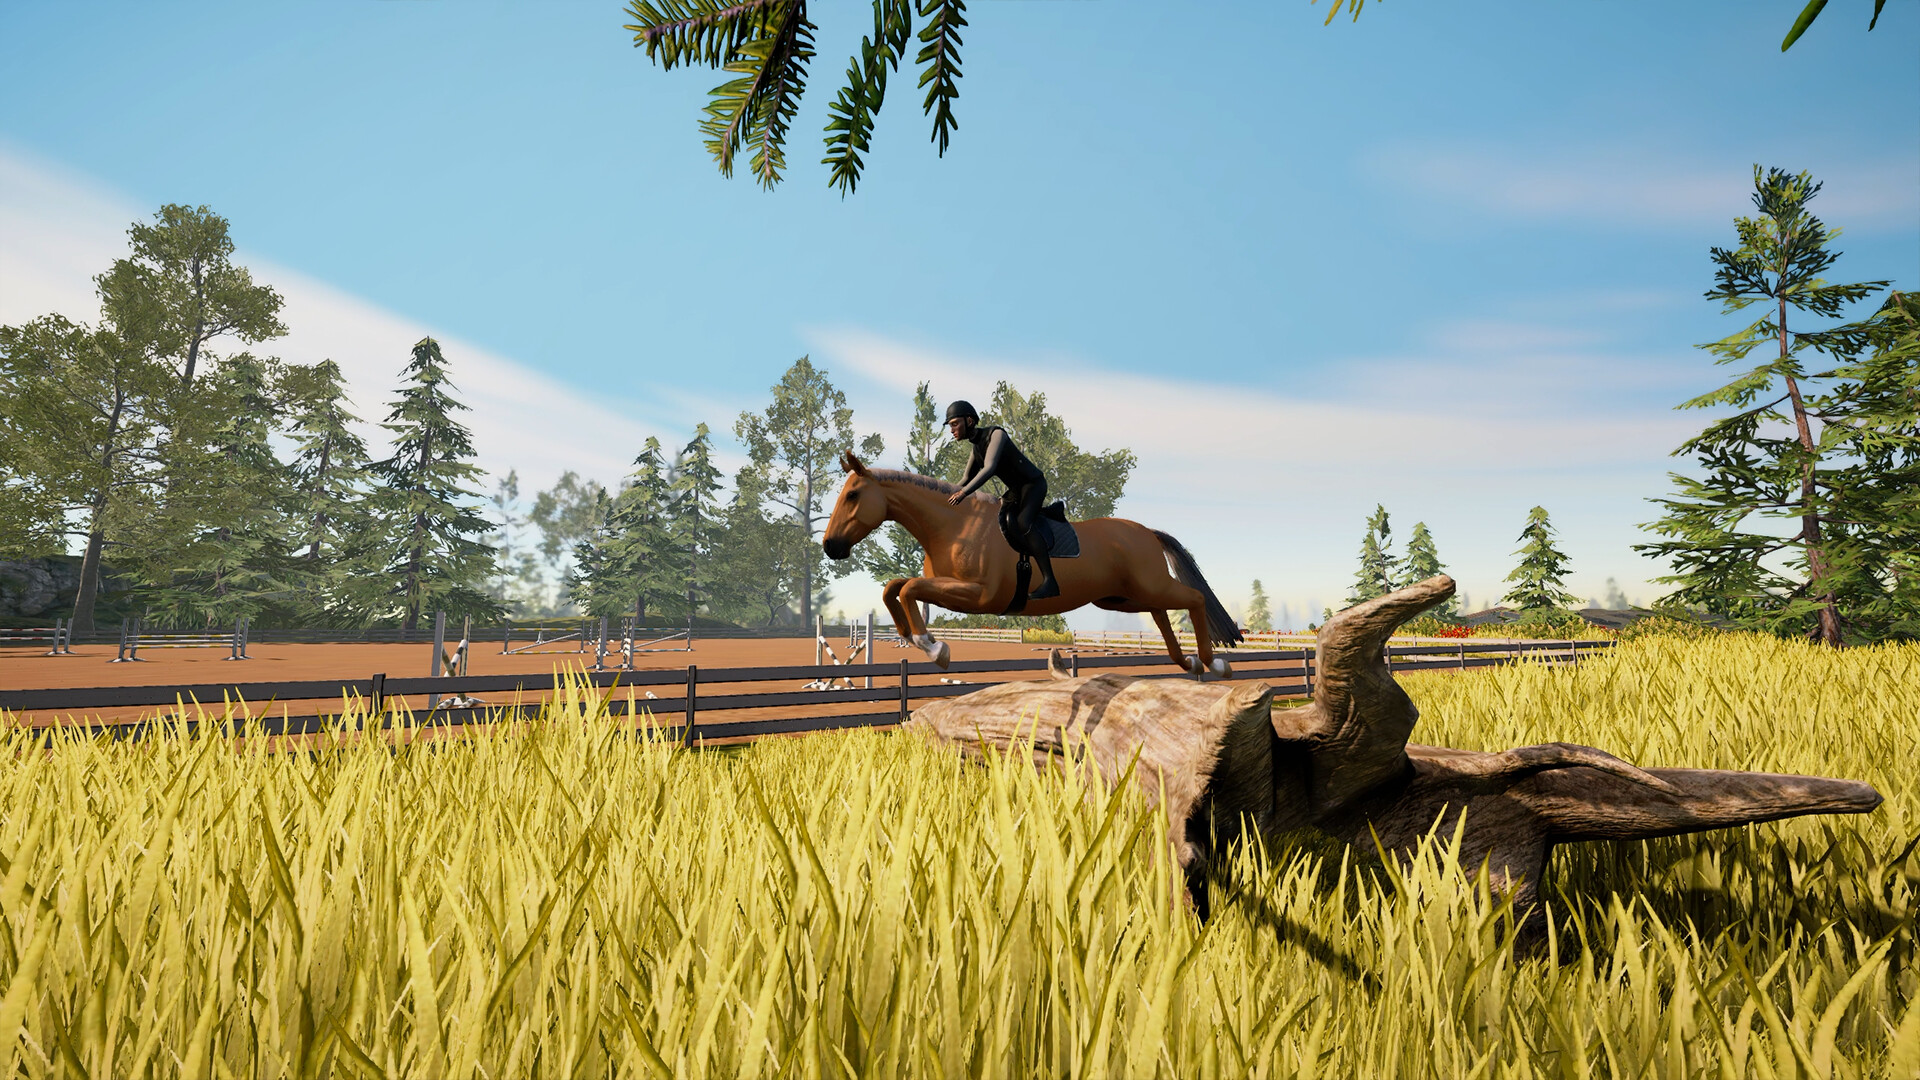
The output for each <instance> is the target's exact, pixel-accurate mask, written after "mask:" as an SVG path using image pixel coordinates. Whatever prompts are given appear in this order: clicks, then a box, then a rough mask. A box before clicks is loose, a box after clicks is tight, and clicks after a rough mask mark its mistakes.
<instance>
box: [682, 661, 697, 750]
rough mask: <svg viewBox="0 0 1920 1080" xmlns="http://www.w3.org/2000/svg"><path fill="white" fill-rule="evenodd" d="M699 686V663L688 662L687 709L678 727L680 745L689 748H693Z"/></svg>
mask: <svg viewBox="0 0 1920 1080" xmlns="http://www.w3.org/2000/svg"><path fill="white" fill-rule="evenodd" d="M699 686H700V665H699V664H688V665H687V711H686V712H685V713H684V714H683V715H682V720H683V721H684V722H683V723H682V724H681V727H680V737H681V742H682V745H684V746H685V747H686V748H687V749H689V750H691V749H693V726H694V724H695V722H696V717H695V713H696V711H697V710H698V708H699V704H698V703H699Z"/></svg>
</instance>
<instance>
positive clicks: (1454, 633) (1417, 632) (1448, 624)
mask: <svg viewBox="0 0 1920 1080" xmlns="http://www.w3.org/2000/svg"><path fill="white" fill-rule="evenodd" d="M1466 630H1467V627H1466V624H1465V623H1462V622H1460V621H1459V620H1458V619H1451V618H1448V617H1447V616H1445V615H1440V614H1436V613H1434V612H1428V613H1426V614H1425V615H1421V616H1419V617H1418V618H1415V619H1409V620H1408V621H1407V622H1406V623H1405V624H1404V625H1403V626H1401V627H1400V629H1399V631H1398V632H1399V633H1402V634H1411V635H1413V636H1414V637H1466V636H1467V635H1466Z"/></svg>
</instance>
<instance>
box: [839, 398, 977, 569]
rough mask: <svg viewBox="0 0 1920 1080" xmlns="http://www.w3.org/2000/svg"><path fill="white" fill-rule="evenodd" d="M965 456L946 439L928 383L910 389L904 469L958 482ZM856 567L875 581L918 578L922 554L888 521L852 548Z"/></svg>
mask: <svg viewBox="0 0 1920 1080" xmlns="http://www.w3.org/2000/svg"><path fill="white" fill-rule="evenodd" d="M966 462H967V455H966V453H965V452H963V451H962V449H961V444H960V443H956V442H953V441H951V440H949V439H948V438H947V433H946V429H945V428H943V427H942V426H941V424H940V407H939V402H938V401H936V400H935V399H934V396H933V391H932V389H931V384H929V383H921V384H920V385H919V386H917V387H915V388H914V392H913V421H912V423H911V424H910V425H909V426H908V429H907V451H906V455H905V458H904V460H903V461H902V462H901V465H902V467H903V468H905V469H906V470H907V471H908V472H912V473H919V474H920V475H922V476H932V477H938V478H939V479H942V480H952V481H955V482H958V481H959V479H960V473H961V471H962V470H963V469H964V468H965V467H966ZM853 557H854V560H855V562H857V563H858V564H859V566H860V569H861V570H863V571H865V572H866V573H867V574H868V575H869V576H871V577H872V578H873V579H874V580H876V581H881V582H887V581H892V580H893V579H895V578H910V577H919V576H920V574H921V573H922V572H923V571H924V570H925V569H926V561H925V560H926V553H925V552H924V551H922V550H921V548H920V542H919V541H918V540H915V539H914V538H913V534H912V533H910V532H908V531H907V530H906V528H905V527H904V526H902V525H901V524H900V523H899V522H896V521H889V522H887V523H886V524H885V525H883V526H881V527H880V529H879V530H878V531H877V532H876V533H875V534H874V535H873V536H871V537H869V538H868V539H867V540H866V542H864V543H862V544H861V545H860V546H859V547H856V548H854V549H853Z"/></svg>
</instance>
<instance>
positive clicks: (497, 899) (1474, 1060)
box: [0, 638, 1920, 1078]
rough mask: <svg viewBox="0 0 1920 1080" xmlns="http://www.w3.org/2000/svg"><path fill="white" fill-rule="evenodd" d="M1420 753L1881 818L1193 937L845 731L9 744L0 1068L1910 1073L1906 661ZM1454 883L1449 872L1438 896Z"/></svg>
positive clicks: (1877, 662) (1710, 675)
mask: <svg viewBox="0 0 1920 1080" xmlns="http://www.w3.org/2000/svg"><path fill="white" fill-rule="evenodd" d="M1405 681H1406V683H1407V685H1408V687H1409V689H1410V690H1411V691H1412V692H1413V694H1414V695H1415V697H1416V699H1417V700H1418V701H1419V702H1420V704H1421V706H1422V709H1423V710H1424V713H1425V719H1424V720H1423V723H1422V727H1421V731H1420V737H1421V738H1424V739H1426V740H1428V741H1434V742H1447V743H1451V744H1455V745H1463V746H1472V745H1484V746H1489V747H1497V746H1505V745H1509V744H1513V743H1519V742H1529V741H1538V740H1540V739H1545V738H1566V739H1572V740H1577V741H1583V742H1591V743H1593V744H1594V745H1598V746H1601V747H1604V748H1608V749H1612V750H1616V751H1618V752H1621V753H1622V754H1623V755H1625V756H1628V757H1630V758H1632V759H1634V760H1637V761H1639V762H1641V763H1643V764H1656V765H1668V764H1687V765H1717V766H1723V767H1732V768H1768V769H1780V770H1794V771H1809V772H1821V773H1828V774H1833V775H1846V776H1856V777H1860V778H1863V779H1867V780H1870V781H1872V782H1873V783H1875V784H1876V785H1878V786H1879V787H1880V789H1881V791H1882V792H1883V793H1885V794H1886V795H1887V797H1888V801H1887V805H1886V806H1885V807H1883V808H1882V809H1881V810H1880V811H1878V812H1877V813H1876V814H1874V815H1872V816H1870V817H1867V818H1846V819H1828V820H1813V821H1801V822H1789V823H1784V824H1779V825H1769V826H1761V827H1757V828H1753V829H1747V830H1740V831H1735V832H1728V833H1721V834H1713V835H1709V836H1705V837H1695V838H1688V839H1679V840H1670V841H1660V842H1656V843H1651V844H1634V845H1612V846H1609V845H1582V846H1579V847H1576V848H1569V849H1567V850H1565V851H1564V852H1563V853H1562V854H1561V855H1560V856H1559V857H1558V858H1557V859H1556V862H1555V867H1554V874H1555V879H1556V881H1558V882H1560V883H1562V884H1563V885H1567V886H1571V887H1575V888H1569V889H1568V890H1567V891H1566V892H1565V893H1564V894H1563V893H1558V892H1554V891H1552V890H1551V889H1550V895H1551V896H1552V904H1553V912H1552V918H1551V920H1550V921H1551V924H1552V926H1553V927H1554V942H1553V947H1552V953H1551V955H1548V956H1542V957H1517V956H1515V955H1514V954H1513V952H1512V951H1511V950H1510V949H1509V948H1508V947H1507V946H1506V945H1505V944H1504V943H1503V941H1502V935H1503V929H1504V928H1505V927H1506V926H1507V925H1508V923H1509V922H1510V919H1511V912H1509V911H1507V910H1506V909H1505V908H1503V906H1502V903H1501V899H1500V897H1499V896H1498V895H1495V894H1489V893H1488V891H1487V890H1486V889H1485V888H1484V887H1481V886H1478V885H1477V884H1476V882H1475V880H1474V879H1473V876H1472V875H1471V873H1463V872H1462V870H1461V868H1460V867H1459V866H1458V865H1457V864H1456V861H1455V860H1454V859H1453V858H1452V856H1451V852H1452V847H1451V844H1450V842H1449V840H1450V838H1448V837H1445V836H1440V837H1436V838H1435V839H1434V842H1433V843H1431V844H1429V845H1428V846H1427V847H1426V848H1425V849H1424V850H1423V851H1422V852H1421V853H1420V856H1419V857H1418V858H1417V859H1416V860H1415V861H1414V863H1413V864H1412V865H1410V866H1404V867H1403V866H1399V865H1389V866H1385V867H1379V866H1373V865H1369V864H1367V863H1366V861H1365V860H1354V859H1350V858H1348V857H1346V856H1344V855H1342V854H1340V853H1338V852H1332V851H1329V850H1326V849H1324V848H1321V847H1318V846H1315V845H1312V844H1303V845H1300V846H1297V847H1296V846H1285V847H1283V848H1276V849H1274V850H1271V851H1268V850H1261V849H1258V848H1249V849H1245V850H1241V851H1239V852H1237V853H1236V854H1235V856H1234V857H1233V859H1232V860H1231V863H1232V865H1231V866H1230V868H1229V871H1228V874H1227V878H1228V883H1227V888H1228V890H1229V891H1230V892H1231V894H1232V895H1231V896H1223V897H1221V898H1220V899H1219V901H1218V902H1217V903H1216V907H1215V911H1216V917H1215V918H1214V919H1213V921H1212V922H1210V923H1209V924H1208V925H1207V926H1206V927H1205V928H1202V927H1200V926H1198V925H1197V924H1196V923H1195V922H1194V920H1193V919H1192V918H1191V916H1190V915H1189V914H1188V912H1187V910H1186V908H1185V905H1184V902H1183V901H1182V899H1181V897H1180V892H1179V883H1178V875H1177V873H1175V872H1174V870H1173V868H1172V867H1171V866H1170V865H1169V863H1168V858H1167V855H1166V853H1165V851H1164V849H1163V847H1162V842H1161V841H1160V840H1158V839H1157V838H1160V837H1163V836H1164V835H1165V833H1164V829H1163V828H1162V827H1161V826H1160V825H1159V824H1158V823H1156V821H1155V820H1154V814H1153V812H1152V811H1150V810H1149V809H1147V808H1146V807H1144V806H1142V805H1140V804H1139V803H1138V802H1137V801H1135V800H1134V799H1133V798H1131V797H1130V796H1129V795H1127V794H1122V795H1119V796H1110V795H1108V794H1107V793H1106V792H1104V791H1102V790H1099V789H1098V788H1097V787H1094V786H1091V785H1090V783H1089V781H1088V780H1087V779H1086V778H1085V777H1084V776H1083V775H1080V774H1076V773H1073V772H1059V773H1049V774H1036V773H1034V771H1033V770H1032V769H1031V767H1030V766H1028V765H1025V764H1022V763H1019V762H1012V763H1009V762H1000V761H990V762H988V763H986V764H985V765H984V766H976V765H970V764H965V763H963V762H962V761H961V760H960V759H959V758H958V757H957V756H956V755H954V754H952V753H951V752H949V751H946V750H943V749H941V748H939V747H935V746H930V745H927V744H924V743H922V742H921V741H919V740H917V739H914V738H907V737H894V736H888V735H878V734H872V733H864V732H862V733H848V734H842V735H825V736H814V737H810V738H806V739H800V740H789V741H776V742H769V743H762V744H760V745H758V746H755V747H753V748H751V749H748V750H743V751H735V752H725V753H707V754H687V753H685V752H683V751H678V750H676V749H674V748H672V747H670V746H667V745H664V744H661V743H657V742H653V741H649V740H646V739H636V738H633V737H630V736H629V735H627V734H626V733H624V732H623V731H622V730H620V729H619V727H618V726H617V725H616V724H615V723H614V722H613V721H611V720H609V719H608V718H607V717H606V716H605V715H604V713H603V712H601V711H600V709H599V707H598V701H597V699H595V698H593V697H592V696H591V695H590V694H586V693H584V692H576V693H575V694H574V695H573V696H572V697H571V698H570V699H569V700H568V701H565V702H563V703H561V704H560V705H558V706H556V707H554V708H551V709H549V710H548V714H547V715H546V716H545V717H544V718H542V719H540V720H538V721H532V722H525V723H512V724H499V725H496V726H494V727H492V728H490V729H486V730H480V731H473V732H468V733H465V734H462V735H460V736H459V737H455V738H443V739H434V740H420V741H414V742H411V743H409V742H406V741H405V740H404V739H403V740H402V743H401V744H400V745H397V746H394V747H391V748H390V747H388V746H387V745H385V744H382V743H381V742H378V741H375V740H363V741H356V740H351V739H348V738H344V737H343V738H339V739H335V740H331V741H330V742H329V743H328V744H326V745H323V746H321V747H318V748H316V749H314V751H313V752H311V753H307V752H299V753H292V752H282V753H270V752H268V751H267V747H266V740H264V739H240V740H236V739H234V738H232V737H229V736H225V735H209V736H205V737H198V738H185V737H178V738H158V739H152V740H148V741H145V742H142V743H138V744H127V743H114V742H107V741H89V740H82V739H62V740H57V741H56V742H55V743H54V745H53V746H52V747H51V748H50V749H43V748H42V747H41V744H40V743H38V742H36V741H35V740H34V738H33V737H32V736H31V735H30V734H29V733H23V732H14V733H12V734H11V735H9V736H8V737H7V738H8V740H9V743H10V745H8V746H7V747H6V749H7V750H8V751H9V754H8V760H9V765H8V766H7V769H6V771H5V772H4V773H0V854H3V855H4V862H0V987H3V988H4V993H3V994H0V1055H4V1056H5V1057H6V1058H7V1059H8V1061H7V1062H6V1063H4V1065H0V1075H5V1076H15V1075H21V1076H36V1077H37V1076H52V1075H60V1076H89V1077H100V1078H104V1077H118V1076H160V1077H171V1076H194V1077H199V1076H248V1077H252V1076H263V1077H279V1076H300V1077H306V1076H328V1075H334V1076H353V1075H368V1076H374V1075H384V1076H393V1077H399V1076H422V1077H482V1076H484V1077H496V1078H497V1077H518V1076H556V1077H559V1076H576V1075H578V1076H609V1075H619V1076H629V1075H631V1076H653V1077H709V1076H711V1077H720V1076H726V1077H736V1076H738V1077H756V1076H767V1077H773V1076H792V1077H813V1076H832V1077H854V1076H859V1077H869V1076H870V1077H891V1076H922V1077H943V1078H957V1077H987V1076H1009V1077H1027V1076H1043V1075H1044V1076H1085V1077H1109V1076H1110V1077H1132V1076H1156V1075H1159V1076H1168V1077H1181V1078H1186V1077H1212V1076H1220V1077H1248V1076H1252V1077H1394V1076H1406V1077H1447V1078H1454V1077H1470V1076H1483V1077H1528V1076H1552V1077H1562V1076H1565V1077H1577V1076H1611V1077H1625V1076H1713V1077H1721V1076H1733V1077H1739V1076H1835V1077H1903V1078H1904V1077H1911V1076H1913V1075H1915V1074H1916V1072H1920V1008H1916V1007H1915V1005H1914V1001H1915V999H1916V978H1917V975H1916V971H1915V967H1914V960H1915V949H1914V912H1915V892H1916V889H1917V888H1920V858H1916V856H1915V855H1914V852H1913V848H1914V844H1913V843H1912V840H1913V838H1914V837H1915V835H1916V832H1920V830H1917V829H1916V823H1915V818H1916V811H1917V810H1920V805H1917V804H1916V801H1915V781H1914V778H1913V775H1912V774H1913V771H1914V762H1915V760H1916V758H1920V747H1916V738H1915V724H1916V721H1917V718H1920V649H1915V648H1911V647H1910V648H1906V649H1893V648H1883V649H1872V650H1865V649H1863V650H1852V651H1848V652H1845V653H1829V652H1822V651H1817V650H1813V649H1810V648H1804V647H1798V646H1794V645H1787V644H1780V643H1775V642H1765V641H1758V640H1754V639H1747V638H1732V639H1719V640H1714V641H1710V642H1704V643H1698V644H1685V645H1683V644H1674V643H1662V642H1650V643H1646V644H1644V645H1636V646H1630V647H1626V648H1623V649H1621V650H1620V651H1619V653H1618V654H1617V655H1615V656H1613V657H1609V658H1606V659H1601V660H1596V661H1594V662H1592V663H1589V664H1583V665H1582V667H1581V668H1580V669H1579V670H1578V671H1574V670H1570V669H1549V668H1544V667H1534V666H1519V667H1513V668H1506V669H1499V670H1493V671H1483V672H1475V673H1470V674H1466V675H1447V674H1432V675H1423V676H1417V677H1409V678H1407V679H1406V680H1405ZM1468 869H1469V870H1471V868H1468Z"/></svg>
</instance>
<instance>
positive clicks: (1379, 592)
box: [1347, 505, 1394, 607]
mask: <svg viewBox="0 0 1920 1080" xmlns="http://www.w3.org/2000/svg"><path fill="white" fill-rule="evenodd" d="M1391 537H1392V527H1391V526H1390V525H1389V524H1388V523H1387V508H1386V507H1384V506H1380V505H1375V506H1374V508H1373V516H1372V517H1369V518H1368V519H1367V535H1366V538H1365V539H1363V540H1362V541H1361V542H1360V570H1359V572H1358V573H1356V574H1355V575H1354V577H1353V591H1352V592H1351V593H1349V594H1348V596H1347V606H1348V607H1352V606H1353V605H1355V604H1363V603H1365V602H1367V601H1368V600H1371V599H1373V598H1374V597H1376V596H1385V595H1386V594H1387V593H1390V592H1392V591H1393V589H1394V581H1393V556H1392V555H1391V554H1390V553H1389V552H1390V548H1389V541H1390V540H1391Z"/></svg>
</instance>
